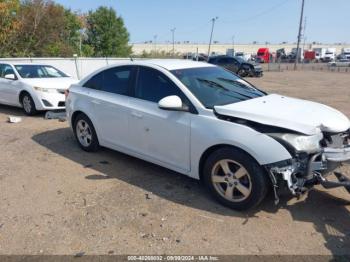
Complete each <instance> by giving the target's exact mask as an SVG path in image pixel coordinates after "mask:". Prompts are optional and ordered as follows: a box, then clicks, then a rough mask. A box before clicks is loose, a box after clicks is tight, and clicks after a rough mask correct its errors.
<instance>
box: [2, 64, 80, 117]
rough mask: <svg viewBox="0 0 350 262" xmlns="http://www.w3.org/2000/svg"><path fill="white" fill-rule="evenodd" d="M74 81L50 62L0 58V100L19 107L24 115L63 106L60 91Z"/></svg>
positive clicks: (74, 81)
mask: <svg viewBox="0 0 350 262" xmlns="http://www.w3.org/2000/svg"><path fill="white" fill-rule="evenodd" d="M77 82H78V80H76V79H74V78H72V77H70V76H68V75H66V74H65V73H63V72H62V71H60V70H58V69H57V68H55V67H53V66H50V65H40V64H9V63H1V62H0V104H5V105H10V106H17V107H22V108H23V109H24V112H25V113H26V114H27V115H35V114H36V113H37V111H46V110H59V109H65V96H64V93H65V91H66V90H67V89H68V87H69V86H70V85H71V84H74V83H77Z"/></svg>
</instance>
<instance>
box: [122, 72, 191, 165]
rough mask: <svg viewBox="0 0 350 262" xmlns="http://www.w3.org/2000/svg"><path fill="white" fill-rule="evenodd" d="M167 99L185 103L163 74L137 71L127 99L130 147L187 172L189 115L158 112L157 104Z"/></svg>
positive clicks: (180, 94) (178, 91)
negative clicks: (178, 98)
mask: <svg viewBox="0 0 350 262" xmlns="http://www.w3.org/2000/svg"><path fill="white" fill-rule="evenodd" d="M170 95H177V96H179V97H180V98H181V99H182V101H183V102H184V103H186V104H187V103H189V101H188V100H187V98H186V97H185V95H184V94H183V93H182V91H181V90H180V89H179V88H178V87H177V86H176V85H175V84H174V83H173V82H172V81H171V80H170V79H169V78H168V77H167V76H166V75H165V74H163V73H162V72H160V71H158V70H156V69H153V68H149V67H139V70H138V76H137V82H136V87H135V93H134V97H133V98H130V115H129V135H130V147H131V149H132V150H134V151H136V152H137V153H139V154H142V155H144V156H146V157H147V158H151V159H153V160H156V161H159V162H161V163H165V164H167V165H169V166H171V167H175V168H176V169H181V170H183V171H189V170H190V126H191V113H189V112H178V111H177V112H176V111H165V110H162V109H160V108H159V107H158V102H159V101H160V100H161V99H163V98H164V97H167V96H170Z"/></svg>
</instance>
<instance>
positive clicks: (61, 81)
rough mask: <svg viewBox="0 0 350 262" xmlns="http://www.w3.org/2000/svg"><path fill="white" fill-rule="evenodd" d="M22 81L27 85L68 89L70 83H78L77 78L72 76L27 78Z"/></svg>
mask: <svg viewBox="0 0 350 262" xmlns="http://www.w3.org/2000/svg"><path fill="white" fill-rule="evenodd" d="M22 81H23V82H24V83H26V84H28V85H31V86H33V87H34V86H36V87H42V88H52V89H68V88H69V87H70V86H71V85H72V84H76V83H78V80H77V79H74V78H72V77H57V78H30V79H29V78H27V79H22Z"/></svg>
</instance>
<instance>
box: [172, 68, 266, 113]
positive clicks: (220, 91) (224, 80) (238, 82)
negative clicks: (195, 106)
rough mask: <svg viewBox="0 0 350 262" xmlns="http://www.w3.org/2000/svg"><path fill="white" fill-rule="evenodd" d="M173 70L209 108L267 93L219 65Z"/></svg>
mask: <svg viewBox="0 0 350 262" xmlns="http://www.w3.org/2000/svg"><path fill="white" fill-rule="evenodd" d="M171 72H172V73H173V74H174V75H175V76H176V77H177V78H178V79H179V80H180V81H181V82H182V83H183V84H184V85H185V86H186V87H187V88H188V89H189V90H190V91H191V92H192V94H193V95H194V96H196V97H197V99H198V100H199V101H200V102H201V103H202V104H203V105H204V106H205V107H206V108H209V109H213V108H214V106H217V105H227V104H232V103H237V102H241V101H245V100H248V99H252V98H256V97H261V96H264V95H266V94H265V93H264V92H262V91H260V90H258V89H256V88H255V87H254V86H252V85H250V84H249V83H248V82H246V81H244V80H242V79H240V78H238V77H237V76H236V75H234V74H232V73H230V72H229V71H226V70H225V69H222V68H219V67H201V68H190V69H179V70H173V71H171Z"/></svg>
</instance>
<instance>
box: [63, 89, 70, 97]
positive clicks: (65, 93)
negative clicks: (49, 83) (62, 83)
mask: <svg viewBox="0 0 350 262" xmlns="http://www.w3.org/2000/svg"><path fill="white" fill-rule="evenodd" d="M64 95H65V97H66V98H67V97H68V95H69V89H66V90H65V91H64Z"/></svg>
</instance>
